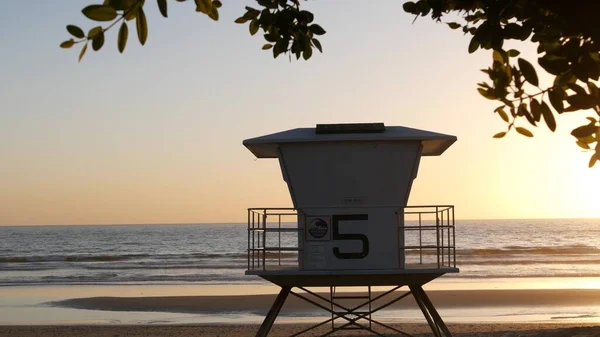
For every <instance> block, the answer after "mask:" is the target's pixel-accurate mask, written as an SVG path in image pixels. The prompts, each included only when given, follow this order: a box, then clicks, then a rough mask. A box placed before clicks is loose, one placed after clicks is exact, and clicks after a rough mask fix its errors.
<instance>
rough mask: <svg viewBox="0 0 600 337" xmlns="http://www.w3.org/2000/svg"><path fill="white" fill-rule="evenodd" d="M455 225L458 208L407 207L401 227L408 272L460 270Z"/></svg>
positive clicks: (444, 206)
mask: <svg viewBox="0 0 600 337" xmlns="http://www.w3.org/2000/svg"><path fill="white" fill-rule="evenodd" d="M454 225H455V224H454V206H450V205H428V206H407V207H405V208H404V221H403V223H401V224H400V225H399V226H400V227H401V228H399V229H400V230H399V232H400V233H403V234H401V235H404V237H403V240H402V242H404V246H403V247H401V249H402V250H404V256H405V259H406V260H405V268H414V267H417V268H431V267H432V266H434V267H437V268H438V269H439V268H442V267H449V268H456V233H455V230H454ZM401 229H403V230H401Z"/></svg>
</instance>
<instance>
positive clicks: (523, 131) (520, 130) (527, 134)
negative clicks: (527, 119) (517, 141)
mask: <svg viewBox="0 0 600 337" xmlns="http://www.w3.org/2000/svg"><path fill="white" fill-rule="evenodd" d="M515 130H517V132H518V133H520V134H522V135H523V136H525V137H533V133H531V131H529V130H527V129H525V128H522V127H520V126H517V127H516V128H515Z"/></svg>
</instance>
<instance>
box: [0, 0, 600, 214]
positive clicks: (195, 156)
mask: <svg viewBox="0 0 600 337" xmlns="http://www.w3.org/2000/svg"><path fill="white" fill-rule="evenodd" d="M96 2H99V1H96ZM402 2H403V1H399V0H380V1H377V2H365V1H363V0H343V1H342V0H319V1H307V2H303V6H304V7H305V8H306V9H308V10H311V11H312V12H313V13H314V14H315V21H316V22H318V23H319V24H321V26H322V27H324V28H325V29H326V30H327V34H326V35H324V36H323V37H322V38H321V39H320V40H321V42H322V44H323V48H324V53H323V54H319V53H316V54H313V58H312V59H311V60H310V61H308V62H304V61H300V62H296V61H292V62H289V60H288V59H287V58H286V57H280V58H278V59H276V60H274V59H273V58H272V56H271V54H270V53H269V52H265V51H262V50H261V46H262V44H263V43H264V41H263V40H262V38H261V36H260V35H257V36H250V35H249V33H248V27H247V25H238V24H235V23H233V20H235V18H237V17H238V16H240V15H241V14H243V12H244V5H246V4H252V3H253V2H252V1H242V0H239V1H237V0H230V1H224V6H223V8H222V9H221V11H220V16H221V18H220V20H219V22H213V21H212V20H210V19H208V18H207V17H206V16H204V15H201V14H199V13H196V12H195V11H194V9H195V8H194V5H193V1H188V2H184V3H176V2H174V1H170V2H169V5H170V7H169V18H168V19H164V18H162V17H161V16H160V14H159V12H158V8H157V7H156V6H155V4H154V3H153V2H148V4H147V6H146V7H147V9H146V13H147V16H148V22H149V37H148V41H147V43H146V45H145V46H143V47H141V46H140V45H139V43H138V42H137V40H136V35H135V31H134V29H133V28H134V27H133V26H130V39H129V43H128V45H127V47H126V50H125V53H124V54H122V55H121V54H119V53H118V51H117V46H116V30H113V31H112V32H109V33H107V34H108V35H107V41H106V44H105V46H104V48H103V49H102V50H101V51H99V52H97V53H94V52H92V51H91V49H90V50H88V53H87V54H86V56H85V57H84V59H83V61H82V62H81V63H78V62H77V56H78V52H79V50H78V49H72V50H64V49H60V48H59V47H58V45H59V44H60V42H62V41H64V40H66V39H68V38H69V35H68V33H67V32H66V30H65V26H66V25H67V24H76V25H79V26H81V27H83V28H84V30H87V29H89V28H91V27H93V26H92V25H93V23H92V22H91V21H89V20H87V19H86V18H85V17H83V15H82V14H81V12H80V10H81V8H82V7H84V6H85V5H87V4H91V3H94V2H93V1H91V0H89V1H80V0H61V1H46V0H28V1H3V2H0V61H1V62H0V158H2V159H1V161H0V177H1V179H0V225H59V224H128V223H136V224H139V223H215V222H244V221H245V219H246V209H247V208H248V207H289V206H291V205H292V204H291V200H290V197H289V194H288V190H287V187H286V185H285V183H284V181H283V180H282V178H281V173H280V171H279V166H278V163H277V161H276V160H256V159H255V158H254V157H253V155H252V154H251V153H250V152H249V151H248V150H247V149H245V148H244V147H243V146H242V141H243V140H244V139H247V138H252V137H256V136H261V135H265V134H269V133H273V132H278V131H282V130H287V129H292V128H296V127H310V126H314V125H315V124H317V123H342V122H344V123H350V122H385V124H386V125H402V126H408V127H414V128H420V129H425V130H431V131H435V132H440V133H446V134H452V135H456V136H457V137H458V141H457V142H456V143H455V144H454V145H453V146H452V147H451V148H450V149H449V150H448V151H446V153H444V154H443V155H442V156H440V157H426V158H424V159H423V160H422V162H421V166H420V171H419V175H418V177H417V179H416V180H415V182H414V185H413V188H412V192H411V196H410V200H409V204H411V205H418V204H453V205H455V206H456V217H457V218H459V219H489V218H571V217H600V204H598V201H597V200H598V199H597V195H598V191H599V190H600V165H596V166H597V167H595V168H593V169H589V168H587V163H588V160H589V156H590V155H589V154H588V153H583V152H581V151H580V150H579V148H578V147H577V146H576V145H575V142H574V139H573V138H572V136H570V135H569V132H570V131H571V130H572V129H573V128H574V127H576V126H579V125H580V124H585V123H586V122H585V116H586V113H576V114H571V115H568V114H566V115H561V116H559V117H558V128H557V130H556V132H555V133H552V132H550V131H548V130H547V128H545V127H540V128H537V129H533V128H530V130H532V131H533V132H534V133H535V137H534V138H531V139H529V138H525V137H523V136H520V135H518V134H516V133H511V134H509V135H507V136H506V137H505V138H504V139H502V140H498V139H492V135H494V134H495V133H497V132H499V131H504V129H505V124H504V122H502V120H501V119H500V118H499V117H498V116H497V115H495V114H494V113H493V110H494V108H495V107H496V106H498V104H497V103H495V102H492V101H489V100H486V99H484V98H482V97H481V96H479V94H478V93H477V91H476V83H477V82H480V81H482V80H485V75H484V74H483V73H481V72H480V71H479V69H481V68H486V67H487V66H488V65H489V64H490V60H491V53H490V52H489V51H480V52H477V53H475V54H468V52H467V45H468V41H469V38H468V37H466V36H463V35H462V33H460V32H458V31H452V30H450V29H448V27H447V26H446V25H444V24H436V23H435V22H433V21H432V20H431V19H427V18H421V19H419V20H417V21H416V22H415V23H414V24H413V23H412V21H413V18H412V17H411V16H410V15H408V14H405V13H404V12H403V11H402V7H401V6H402ZM519 47H520V48H521V49H522V51H523V52H524V54H523V55H524V56H525V57H528V58H529V59H530V60H535V49H534V47H532V46H531V45H519ZM541 80H542V82H545V83H548V81H549V78H548V77H544V76H541ZM521 123H522V124H521V125H522V126H525V124H523V123H526V121H521Z"/></svg>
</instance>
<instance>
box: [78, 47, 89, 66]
mask: <svg viewBox="0 0 600 337" xmlns="http://www.w3.org/2000/svg"><path fill="white" fill-rule="evenodd" d="M87 46H88V45H87V43H86V44H84V45H83V48H81V51H80V52H79V60H78V62H81V59H82V58H83V55H85V52H86V51H87Z"/></svg>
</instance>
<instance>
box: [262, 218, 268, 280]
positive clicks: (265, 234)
mask: <svg viewBox="0 0 600 337" xmlns="http://www.w3.org/2000/svg"><path fill="white" fill-rule="evenodd" d="M262 229H263V270H265V269H267V266H266V265H265V263H266V255H267V209H266V208H265V209H263V226H262Z"/></svg>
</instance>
